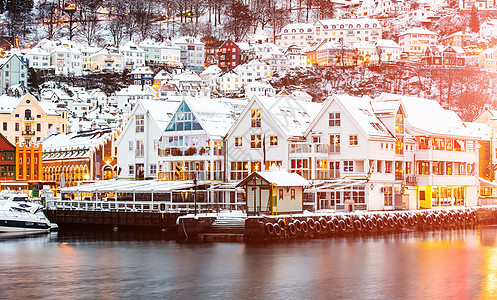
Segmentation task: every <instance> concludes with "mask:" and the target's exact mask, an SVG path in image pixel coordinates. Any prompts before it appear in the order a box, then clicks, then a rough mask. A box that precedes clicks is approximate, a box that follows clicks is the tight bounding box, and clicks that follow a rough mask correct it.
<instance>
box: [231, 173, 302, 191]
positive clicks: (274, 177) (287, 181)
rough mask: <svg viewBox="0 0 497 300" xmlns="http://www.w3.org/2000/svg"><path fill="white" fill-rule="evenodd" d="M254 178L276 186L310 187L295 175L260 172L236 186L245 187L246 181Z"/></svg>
mask: <svg viewBox="0 0 497 300" xmlns="http://www.w3.org/2000/svg"><path fill="white" fill-rule="evenodd" d="M254 176H260V177H262V178H263V179H264V180H266V181H267V182H270V183H272V184H276V186H310V185H311V184H310V182H309V181H307V179H305V178H304V177H302V176H300V175H299V174H297V173H288V172H284V171H261V172H254V173H252V174H250V175H249V176H248V177H247V178H246V179H245V180H243V181H241V182H240V183H239V184H238V185H237V187H238V186H242V185H245V183H246V182H247V181H248V180H252V178H253V177H254Z"/></svg>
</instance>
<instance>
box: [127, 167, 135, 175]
mask: <svg viewBox="0 0 497 300" xmlns="http://www.w3.org/2000/svg"><path fill="white" fill-rule="evenodd" d="M128 173H129V175H134V174H135V166H133V165H129V171H128Z"/></svg>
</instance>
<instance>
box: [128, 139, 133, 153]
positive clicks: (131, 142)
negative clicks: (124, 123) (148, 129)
mask: <svg viewBox="0 0 497 300" xmlns="http://www.w3.org/2000/svg"><path fill="white" fill-rule="evenodd" d="M128 150H129V151H133V141H128Z"/></svg>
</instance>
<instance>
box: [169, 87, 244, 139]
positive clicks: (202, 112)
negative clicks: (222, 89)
mask: <svg viewBox="0 0 497 300" xmlns="http://www.w3.org/2000/svg"><path fill="white" fill-rule="evenodd" d="M235 109H236V108H235V106H234V105H232V103H230V102H227V101H222V100H216V99H198V98H193V97H185V98H184V100H183V101H182V102H181V104H180V105H179V106H178V109H177V110H176V112H175V116H174V117H173V118H172V119H171V121H170V122H169V124H168V126H167V127H169V125H170V124H172V122H176V115H177V113H178V112H183V111H189V112H191V113H192V114H193V118H194V119H195V120H196V121H197V122H198V123H199V124H200V126H201V128H202V129H203V130H204V131H205V132H206V134H207V135H208V136H210V137H216V138H219V139H221V138H222V137H224V136H225V135H226V133H227V132H228V130H229V129H230V128H231V126H232V125H233V123H234V122H235V120H236V114H235ZM168 131H169V130H168Z"/></svg>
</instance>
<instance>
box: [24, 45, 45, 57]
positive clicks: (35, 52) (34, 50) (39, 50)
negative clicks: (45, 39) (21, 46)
mask: <svg viewBox="0 0 497 300" xmlns="http://www.w3.org/2000/svg"><path fill="white" fill-rule="evenodd" d="M24 51H25V53H26V55H50V53H48V51H45V50H44V49H42V48H40V47H33V48H28V49H25V50H24Z"/></svg>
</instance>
